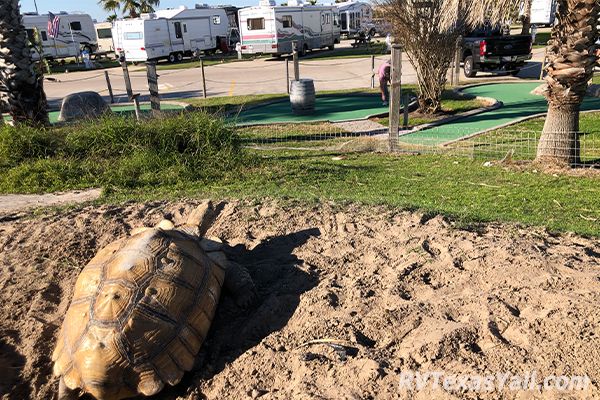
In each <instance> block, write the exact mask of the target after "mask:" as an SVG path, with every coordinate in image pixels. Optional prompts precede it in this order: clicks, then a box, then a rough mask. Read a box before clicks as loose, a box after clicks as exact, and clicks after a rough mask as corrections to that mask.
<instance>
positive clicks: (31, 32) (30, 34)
mask: <svg viewBox="0 0 600 400" xmlns="http://www.w3.org/2000/svg"><path fill="white" fill-rule="evenodd" d="M27 40H29V41H30V42H31V43H33V42H35V30H33V29H27Z"/></svg>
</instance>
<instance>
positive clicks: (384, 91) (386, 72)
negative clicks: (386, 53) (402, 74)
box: [378, 60, 392, 106]
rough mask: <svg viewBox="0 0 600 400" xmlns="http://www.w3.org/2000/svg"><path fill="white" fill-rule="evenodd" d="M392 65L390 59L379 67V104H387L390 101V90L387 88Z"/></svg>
mask: <svg viewBox="0 0 600 400" xmlns="http://www.w3.org/2000/svg"><path fill="white" fill-rule="evenodd" d="M391 70H392V65H391V64H390V61H389V60H388V61H386V62H384V63H383V64H381V66H380V67H379V73H378V75H379V89H380V91H381V102H382V103H381V105H383V106H387V105H388V104H389V101H390V92H389V90H388V83H389V82H390V76H391Z"/></svg>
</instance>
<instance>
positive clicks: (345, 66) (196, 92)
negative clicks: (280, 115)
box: [45, 49, 544, 106]
mask: <svg viewBox="0 0 600 400" xmlns="http://www.w3.org/2000/svg"><path fill="white" fill-rule="evenodd" d="M543 56H544V50H543V49H536V50H534V57H533V60H532V62H529V63H528V64H527V67H526V68H525V69H524V70H523V71H522V72H521V74H519V77H521V78H535V77H538V76H539V73H540V68H541V61H542V59H543ZM386 59H389V55H387V56H386V55H381V56H378V57H376V68H377V66H378V65H380V64H381V63H382V62H384V61H385V60H386ZM403 60H404V61H403V64H402V68H403V82H405V83H416V74H415V71H414V69H413V68H412V66H411V65H410V63H409V62H408V60H407V57H406V56H404V57H403ZM285 64H286V63H285V60H284V59H279V60H276V59H257V60H254V61H247V62H238V63H226V64H219V65H213V66H208V67H206V68H205V70H206V82H207V94H208V96H229V95H244V94H267V93H285V91H286V65H285ZM106 71H108V73H109V76H110V79H111V83H112V87H113V90H114V92H115V94H116V95H117V97H118V101H119V102H125V101H126V96H125V83H124V80H123V73H122V71H121V68H111V69H108V70H106ZM290 73H293V68H291V63H290ZM300 74H301V76H302V77H306V78H312V79H314V80H315V86H316V89H317V91H320V90H338V89H357V88H365V87H369V86H370V83H371V60H370V58H346V59H332V60H319V59H314V60H311V59H310V57H307V58H305V59H302V60H301V65H300ZM130 75H131V83H132V87H133V90H134V92H139V93H141V94H142V96H146V95H147V93H148V85H147V80H146V72H145V70H140V69H137V70H136V68H135V67H133V68H132V70H131V72H130ZM486 75H490V74H480V75H478V76H481V77H483V76H486ZM49 78H50V79H49V80H47V81H46V83H45V89H46V94H47V96H48V99H49V101H50V103H51V104H52V105H53V106H57V105H58V103H59V102H60V100H61V99H62V98H63V97H64V96H66V95H67V94H69V93H73V92H78V91H83V90H92V91H96V92H98V93H100V94H101V95H103V96H105V97H106V98H108V90H107V86H106V80H105V77H104V71H99V70H96V71H84V72H72V73H68V74H59V75H53V76H50V77H49ZM502 79H509V80H517V79H518V78H513V77H510V76H502ZM470 81H474V80H473V79H467V78H465V77H464V76H462V75H461V83H464V82H470ZM159 91H160V94H161V97H162V98H163V99H176V98H189V97H198V96H201V95H202V79H201V74H200V69H199V68H191V69H180V70H163V71H159Z"/></svg>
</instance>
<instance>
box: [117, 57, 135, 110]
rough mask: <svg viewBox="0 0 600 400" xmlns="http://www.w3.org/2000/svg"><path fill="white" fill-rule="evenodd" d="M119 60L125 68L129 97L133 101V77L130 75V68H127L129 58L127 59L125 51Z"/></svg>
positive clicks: (126, 88) (124, 76)
mask: <svg viewBox="0 0 600 400" xmlns="http://www.w3.org/2000/svg"><path fill="white" fill-rule="evenodd" d="M119 62H120V63H121V68H123V78H124V79H125V90H127V98H128V99H129V100H130V101H131V99H132V98H133V90H132V89H131V78H130V77H129V69H128V68H127V60H126V59H125V52H121V53H120V54H119Z"/></svg>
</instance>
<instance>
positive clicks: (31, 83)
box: [0, 0, 49, 125]
mask: <svg viewBox="0 0 600 400" xmlns="http://www.w3.org/2000/svg"><path fill="white" fill-rule="evenodd" d="M0 49H2V51H1V52H0V81H1V82H2V83H3V85H4V86H5V87H6V88H7V90H8V93H7V104H8V111H9V113H10V115H11V116H12V119H13V122H14V123H15V124H20V123H25V124H33V125H47V124H48V123H49V122H48V112H47V110H46V95H45V94H44V88H43V84H42V83H43V77H40V76H37V74H36V72H35V70H34V64H33V62H32V60H31V51H30V49H29V46H28V44H27V35H26V32H25V28H24V26H23V21H22V18H21V13H20V11H19V1H18V0H0Z"/></svg>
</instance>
